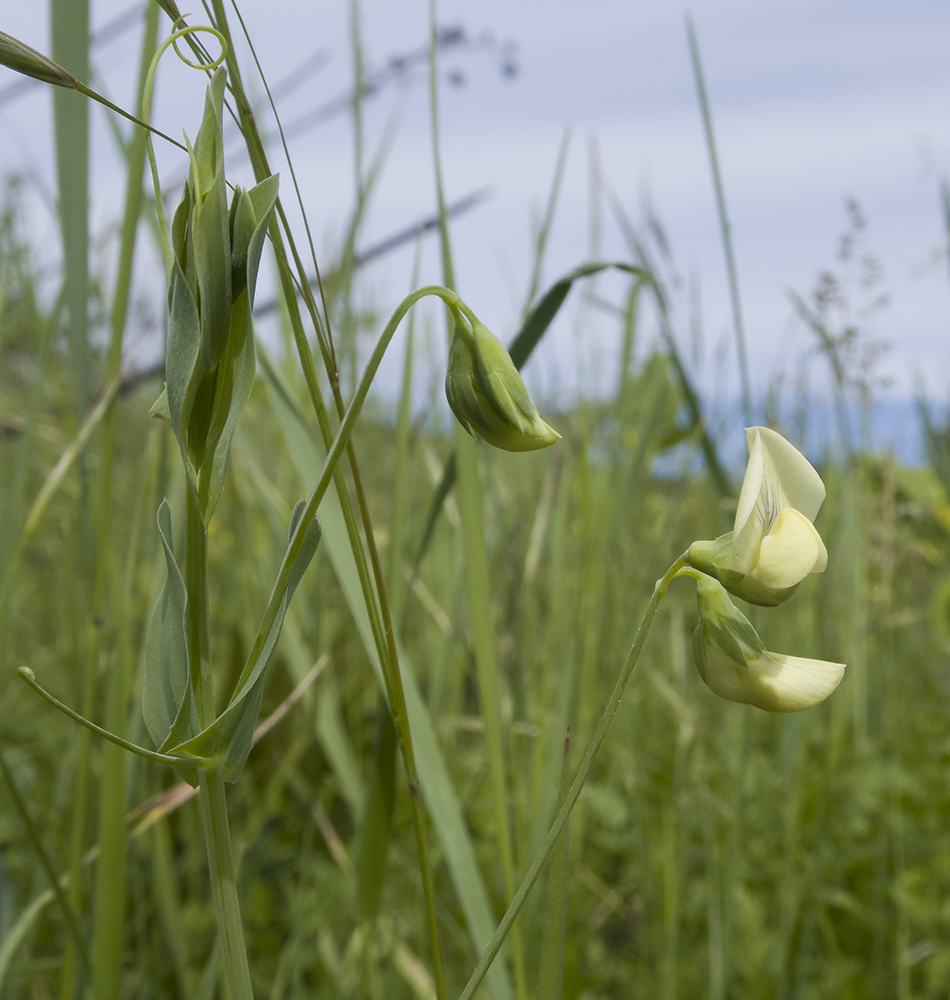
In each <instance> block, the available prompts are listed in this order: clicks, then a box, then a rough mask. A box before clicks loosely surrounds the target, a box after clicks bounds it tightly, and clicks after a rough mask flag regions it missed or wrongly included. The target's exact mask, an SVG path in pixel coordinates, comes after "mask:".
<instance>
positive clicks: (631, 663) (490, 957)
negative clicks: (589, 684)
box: [459, 552, 686, 1000]
mask: <svg viewBox="0 0 950 1000" xmlns="http://www.w3.org/2000/svg"><path fill="white" fill-rule="evenodd" d="M685 565H686V553H685V552H684V553H683V555H681V556H680V557H679V558H678V559H677V560H676V562H674V563H673V565H672V566H670V568H669V569H668V570H667V571H666V573H664V574H663V576H662V577H661V578H660V579H659V580H657V582H656V586H655V587H654V588H653V596H652V597H651V598H650V603H649V604H648V605H647V609H646V612H645V613H644V615H643V620H642V621H641V622H640V628H639V629H638V630H637V635H636V638H635V639H634V640H633V645H632V646H631V647H630V652H629V654H628V655H627V659H626V662H625V663H624V665H623V669H622V670H621V671H620V676H619V677H618V678H617V683H616V684H615V685H614V689H613V691H612V692H611V695H610V700H609V701H608V702H607V707H606V708H605V709H604V714H603V716H601V719H600V722H599V723H598V725H597V729H596V731H595V732H594V737H593V739H592V740H591V742H590V746H589V747H588V748H587V753H586V754H584V760H583V761H582V762H581V766H580V768H578V771H577V776H576V777H575V778H574V782H573V784H572V785H571V790H570V791H569V792H568V793H567V798H566V799H565V800H564V804H563V805H562V806H561V808H560V809H559V810H558V814H557V816H556V817H555V819H554V823H553V825H552V826H551V829H550V830H549V831H548V835H547V836H546V837H545V838H544V843H543V844H542V845H541V850H540V851H538V856H537V857H536V858H535V859H534V861H533V862H532V864H531V867H530V868H529V869H528V874H527V875H525V877H524V881H523V882H522V883H521V887H520V888H519V889H518V891H517V893H515V897H514V899H512V901H511V903H510V904H509V906H508V910H507V912H506V913H505V915H504V917H503V918H502V921H501V923H500V924H499V925H498V929H497V930H496V931H495V933H494V934H493V935H492V939H491V941H489V942H488V946H487V947H486V948H485V950H484V952H482V957H481V959H480V960H479V962H478V965H477V966H476V967H475V971H474V972H473V973H472V977H471V979H469V981H468V984H467V985H466V987H465V989H464V990H463V991H462V993H461V995H460V996H459V1000H471V998H472V997H473V996H474V995H475V991H476V990H477V989H478V987H479V985H480V984H481V981H482V979H484V978H485V973H486V972H488V969H489V967H490V966H491V964H492V962H493V961H494V960H495V956H496V955H497V954H498V951H499V949H500V948H501V946H502V943H503V942H504V940H505V938H506V937H507V935H508V932H509V931H510V930H511V925H512V924H513V923H514V922H515V918H516V917H517V916H518V914H519V913H520V911H521V907H522V906H523V905H524V901H525V899H527V897H528V893H529V892H530V891H531V889H532V888H533V887H534V883H535V882H536V881H537V879H538V875H540V874H541V869H542V868H543V867H544V863H545V861H547V859H548V857H549V856H550V854H551V851H552V850H553V849H554V845H555V844H556V843H557V838H558V836H559V835H560V833H561V830H563V829H564V825H565V824H566V823H567V821H568V819H569V818H570V815H571V810H572V809H573V808H574V806H575V804H576V803H577V800H578V798H579V797H580V794H581V790H582V789H583V787H584V782H585V781H586V780H587V775H588V774H589V773H590V769H591V767H592V766H593V764H594V760H595V758H596V757H597V754H598V753H599V752H600V748H601V747H602V746H603V743H604V740H605V739H606V738H607V730H608V729H610V724H611V722H613V718H614V716H615V715H616V714H617V708H618V706H619V705H620V699H621V698H622V697H623V692H624V689H625V688H626V686H627V681H629V680H630V675H631V674H632V673H633V668H634V667H635V666H636V665H637V660H638V659H639V658H640V652H641V650H642V649H643V644H644V642H646V637H647V634H648V633H649V631H650V626H651V625H652V624H653V619H654V617H655V616H656V610H657V608H658V607H659V606H660V598H661V597H662V596H663V595H664V594H665V593H666V588H667V587H669V585H670V581H671V580H672V579H673V578H674V577H675V576H676V574H677V573H678V572H679V570H680V569H682V567H683V566H685Z"/></svg>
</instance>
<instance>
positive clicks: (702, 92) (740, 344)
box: [686, 14, 754, 427]
mask: <svg viewBox="0 0 950 1000" xmlns="http://www.w3.org/2000/svg"><path fill="white" fill-rule="evenodd" d="M686 37H687V39H688V40H689V55H690V60H691V62H692V66H693V78H694V79H695V81H696V93H697V95H698V97H699V108H700V111H701V113H702V116H703V133H704V134H705V136H706V150H707V152H708V153H709V167H710V170H711V171H712V178H713V188H714V189H715V192H716V211H717V212H718V213H719V232H720V235H721V236H722V249H723V253H724V254H725V258H726V273H727V275H728V277H729V298H730V300H731V302H732V322H733V327H734V329H735V334H736V354H737V355H738V358H739V381H740V385H741V387H742V415H743V418H744V420H745V422H746V426H747V427H751V426H752V424H753V423H754V421H753V415H752V390H751V387H750V382H749V360H748V357H747V355H746V345H745V330H744V325H743V322H742V308H741V306H740V302H739V278H738V274H737V271H736V260H735V255H734V254H733V251H732V228H731V226H730V225H729V217H728V215H727V214H726V195H725V192H724V190H723V185H722V174H721V172H720V169H719V156H718V154H717V152H716V140H715V136H714V134H713V124H712V113H711V112H710V110H709V100H708V98H707V96H706V82H705V80H704V78H703V67H702V63H701V62H700V58H699V43H698V42H697V41H696V29H695V28H694V27H693V19H692V17H691V16H690V15H689V14H687V15H686Z"/></svg>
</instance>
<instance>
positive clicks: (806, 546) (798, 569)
mask: <svg viewBox="0 0 950 1000" xmlns="http://www.w3.org/2000/svg"><path fill="white" fill-rule="evenodd" d="M822 556H823V557H824V562H825V563H827V561H828V553H827V550H826V549H825V546H824V543H823V542H822V540H821V536H820V535H819V534H818V532H817V531H816V530H815V526H814V525H813V524H812V523H811V521H809V520H808V518H807V517H805V515H804V514H801V513H799V512H798V511H797V510H795V508H794V507H786V508H785V509H784V510H783V511H782V512H781V513H780V514H779V515H778V517H777V518H776V519H775V522H774V523H773V525H772V527H771V529H770V530H769V532H768V534H767V535H766V536H765V538H763V539H762V544H761V547H760V548H759V561H758V562H757V563H756V565H755V567H754V569H753V570H752V572H751V573H750V574H749V575H750V576H752V577H754V578H755V579H756V580H757V581H758V582H759V583H761V584H762V585H763V586H765V587H769V588H770V589H772V590H784V589H786V588H787V587H794V586H795V585H796V584H798V583H801V582H802V580H804V579H805V577H806V576H808V574H809V573H811V572H812V571H813V570H814V569H815V567H816V566H817V564H818V562H819V560H820V559H821V558H822Z"/></svg>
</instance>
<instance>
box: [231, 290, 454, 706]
mask: <svg viewBox="0 0 950 1000" xmlns="http://www.w3.org/2000/svg"><path fill="white" fill-rule="evenodd" d="M427 295H436V296H438V297H439V298H441V299H442V300H443V301H444V302H446V303H447V304H448V303H457V302H458V301H459V299H458V296H457V295H456V294H455V292H453V291H451V290H449V289H448V288H443V287H442V286H441V285H425V286H424V287H422V288H417V289H416V290H415V291H414V292H412V293H411V294H410V295H407V296H406V297H405V298H404V299H403V300H402V302H400V304H399V306H398V307H397V308H396V311H395V312H394V313H393V314H392V316H391V317H390V319H389V322H388V323H387V324H386V328H385V329H384V330H383V332H382V333H381V334H380V337H379V340H378V341H377V342H376V346H375V348H374V349H373V353H372V354H371V355H370V358H369V361H368V362H367V364H366V368H365V369H364V371H363V374H362V376H361V378H360V381H359V384H358V385H357V387H356V394H355V395H354V396H353V400H352V402H351V403H350V406H349V409H348V410H347V411H346V415H345V416H344V418H343V422H342V423H341V424H340V427H339V430H338V431H337V433H336V437H335V438H334V439H333V443H332V444H331V446H330V448H329V450H328V452H327V457H326V459H324V462H323V469H322V470H321V472H320V478H319V479H318V480H317V485H316V486H315V487H314V490H313V493H311V494H310V499H309V500H308V501H307V506H306V508H305V509H304V513H303V516H302V517H301V518H300V521H299V522H298V524H297V530H296V532H295V533H294V537H293V538H292V539H291V540H290V544H289V545H288V546H287V551H286V552H285V553H284V559H283V562H282V563H281V564H280V569H279V570H278V572H277V579H276V581H275V582H274V587H273V590H272V591H271V596H270V599H269V601H268V602H267V607H266V609H265V611H264V616H263V618H262V620H261V625H260V628H259V629H258V631H257V636H256V637H255V639H254V645H253V647H252V649H251V653H250V656H248V659H247V666H246V667H245V669H244V672H243V673H242V674H241V677H240V678H239V680H238V682H237V684H236V685H235V688H234V690H235V691H240V689H241V687H242V686H243V684H244V681H245V680H246V679H247V677H246V676H245V675H246V674H248V673H249V672H250V669H251V667H252V666H253V664H254V662H255V660H256V658H257V656H258V654H259V653H260V650H261V648H262V647H263V644H264V640H265V639H266V637H267V636H268V635H269V633H270V630H271V627H272V626H273V624H274V619H275V618H276V617H277V612H278V610H279V608H280V602H281V600H282V599H283V595H284V591H285V590H286V589H287V582H288V580H289V579H290V571H291V569H292V567H293V564H294V562H295V560H296V559H297V556H298V554H299V552H300V547H301V545H303V540H304V536H305V534H306V529H307V526H308V525H309V524H310V523H311V522H312V521H313V518H314V516H315V515H316V513H317V509H318V508H319V506H320V503H321V501H322V500H323V497H324V496H325V495H326V492H327V488H328V487H329V485H330V481H331V479H332V478H333V476H334V474H335V472H336V469H337V466H338V465H339V462H340V458H341V457H342V455H343V449H344V448H345V447H346V445H347V443H348V442H349V439H350V434H352V432H353V427H354V425H355V424H356V419H357V417H359V414H360V411H361V410H362V408H363V403H364V402H365V401H366V395H367V393H368V392H369V388H370V385H371V384H372V382H373V378H374V377H375V375H376V371H377V370H378V368H379V365H380V362H381V361H382V360H383V355H384V354H385V353H386V348H387V347H388V346H389V343H390V341H391V340H392V338H393V334H395V332H396V329H397V328H398V326H399V324H400V322H401V321H402V318H403V316H405V315H406V313H407V312H408V311H409V309H410V307H411V306H413V305H414V304H415V303H416V302H418V301H419V299H421V298H424V297H425V296H427ZM393 710H394V711H396V706H394V708H393Z"/></svg>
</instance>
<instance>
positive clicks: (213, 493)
mask: <svg viewBox="0 0 950 1000" xmlns="http://www.w3.org/2000/svg"><path fill="white" fill-rule="evenodd" d="M215 374H216V378H215V381H214V388H213V396H212V400H211V413H210V416H209V422H208V426H207V429H206V430H205V432H204V435H205V447H206V452H205V455H204V461H203V463H202V467H201V470H200V472H199V476H198V507H199V510H200V511H201V518H202V520H203V521H204V523H205V525H207V524H208V523H209V522H210V520H211V515H212V514H213V513H214V509H215V507H216V506H217V504H218V500H219V499H220V498H221V493H222V492H223V490H224V482H225V478H226V476H227V464H228V448H229V447H230V444H231V437H232V435H233V434H234V428H235V427H236V426H237V421H238V417H239V416H240V415H241V411H242V410H243V409H244V406H245V404H246V403H247V400H248V397H249V396H250V395H251V390H252V389H253V387H254V378H255V374H256V360H255V350H254V330H253V327H252V325H251V312H250V308H249V302H248V296H247V289H244V291H242V292H241V294H240V295H239V296H238V298H237V301H235V302H234V304H233V305H232V306H231V330H230V332H229V334H228V338H227V344H226V348H225V353H224V356H223V357H222V358H221V361H220V363H219V365H218V368H217V371H216V373H215Z"/></svg>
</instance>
